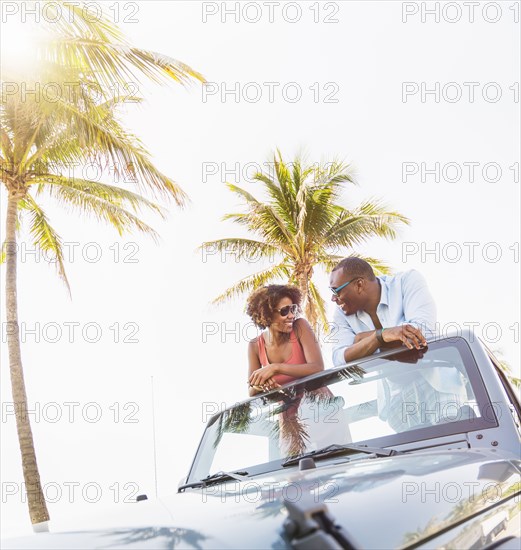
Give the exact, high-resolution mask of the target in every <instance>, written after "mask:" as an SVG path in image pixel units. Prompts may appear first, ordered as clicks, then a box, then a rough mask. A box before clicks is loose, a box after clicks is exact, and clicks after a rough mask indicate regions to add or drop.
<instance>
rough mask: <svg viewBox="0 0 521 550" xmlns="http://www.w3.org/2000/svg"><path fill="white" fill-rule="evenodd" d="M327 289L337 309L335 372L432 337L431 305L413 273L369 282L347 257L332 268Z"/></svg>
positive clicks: (363, 266) (365, 269)
mask: <svg viewBox="0 0 521 550" xmlns="http://www.w3.org/2000/svg"><path fill="white" fill-rule="evenodd" d="M330 285H331V286H330V289H331V292H332V293H333V296H332V298H331V299H332V300H333V301H334V302H336V304H337V305H338V306H339V307H338V308H337V310H336V311H335V317H334V322H333V325H334V326H335V327H336V328H337V329H338V330H337V333H336V334H335V339H336V340H337V344H336V345H335V346H334V347H333V363H334V365H335V366H337V367H338V366H340V365H343V364H344V363H347V362H349V361H353V360H355V359H359V358H360V357H366V356H367V355H371V354H373V353H374V352H375V351H377V350H378V349H385V348H387V347H394V346H396V345H398V344H399V343H400V342H402V343H403V344H405V345H406V346H407V347H408V348H409V349H420V348H422V347H424V346H425V345H426V341H425V335H427V336H430V335H431V334H433V333H434V326H435V323H436V306H435V304H434V301H433V299H432V297H431V295H430V293H429V290H428V288H427V285H426V283H425V280H424V278H423V277H422V276H421V275H420V274H419V273H418V272H417V271H414V270H410V271H405V272H403V273H398V274H396V275H394V276H389V275H384V276H379V277H375V274H374V272H373V269H372V268H371V266H370V265H369V264H368V263H367V262H366V261H365V260H362V259H361V258H357V257H349V258H345V259H344V260H342V261H341V262H340V263H339V264H338V265H337V266H336V267H335V269H334V270H333V272H332V273H331V277H330Z"/></svg>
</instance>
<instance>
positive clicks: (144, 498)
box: [136, 495, 148, 502]
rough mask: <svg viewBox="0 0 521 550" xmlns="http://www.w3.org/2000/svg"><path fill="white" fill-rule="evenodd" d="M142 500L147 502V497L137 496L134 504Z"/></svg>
mask: <svg viewBox="0 0 521 550" xmlns="http://www.w3.org/2000/svg"><path fill="white" fill-rule="evenodd" d="M142 500H148V497H147V495H138V496H137V497H136V502H141V501H142Z"/></svg>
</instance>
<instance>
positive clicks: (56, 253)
mask: <svg viewBox="0 0 521 550" xmlns="http://www.w3.org/2000/svg"><path fill="white" fill-rule="evenodd" d="M24 208H25V209H26V210H28V212H29V214H30V216H31V220H30V226H29V230H30V233H31V235H32V236H33V239H34V240H33V243H34V245H35V246H37V247H38V248H40V249H41V250H43V251H44V252H46V253H47V254H50V255H51V258H54V259H55V261H56V268H57V271H58V275H59V277H60V279H61V280H62V281H63V282H64V283H65V285H66V287H67V290H68V291H69V294H70V292H71V287H70V285H69V281H68V280H67V275H66V274H65V265H64V263H63V250H62V242H61V238H60V237H59V235H58V233H56V231H55V230H54V228H53V227H52V226H51V224H50V223H49V221H48V219H47V216H46V215H45V212H44V211H43V210H42V209H41V208H40V206H39V205H38V204H37V203H36V201H35V200H34V198H33V197H32V196H31V195H30V194H29V193H28V194H27V195H26V196H25V199H24Z"/></svg>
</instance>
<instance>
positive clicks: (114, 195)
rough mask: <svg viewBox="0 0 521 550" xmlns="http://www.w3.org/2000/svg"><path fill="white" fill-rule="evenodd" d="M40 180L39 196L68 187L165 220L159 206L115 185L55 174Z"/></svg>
mask: <svg viewBox="0 0 521 550" xmlns="http://www.w3.org/2000/svg"><path fill="white" fill-rule="evenodd" d="M39 179H40V183H38V187H37V194H40V193H42V192H43V191H45V190H46V191H48V192H49V195H50V196H53V195H54V194H56V192H57V189H58V188H60V187H66V188H68V189H75V190H77V191H80V192H81V193H85V194H87V195H91V196H93V197H98V198H100V199H103V200H105V201H109V202H110V203H111V204H114V205H117V206H123V205H124V206H129V207H130V208H132V210H133V211H134V212H140V211H141V210H142V209H144V208H146V209H148V210H152V211H153V212H155V213H157V214H159V215H160V216H161V217H162V218H163V219H164V218H165V214H166V213H165V211H164V209H163V208H161V207H160V206H159V205H158V204H156V203H154V202H152V201H149V200H148V199H146V198H145V197H143V196H141V195H138V194H136V193H133V192H132V191H128V190H127V189H123V188H121V187H117V186H115V185H108V184H105V183H100V182H98V181H91V180H85V179H81V178H66V177H64V176H56V175H54V174H42V175H40V176H39Z"/></svg>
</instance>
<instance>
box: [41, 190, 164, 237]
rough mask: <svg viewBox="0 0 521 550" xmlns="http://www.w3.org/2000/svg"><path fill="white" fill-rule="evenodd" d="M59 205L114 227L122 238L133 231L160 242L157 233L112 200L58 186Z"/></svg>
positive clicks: (56, 195)
mask: <svg viewBox="0 0 521 550" xmlns="http://www.w3.org/2000/svg"><path fill="white" fill-rule="evenodd" d="M52 196H53V197H54V198H55V199H56V200H57V201H58V202H59V203H62V204H64V205H66V206H69V207H70V208H71V209H72V210H75V211H76V212H78V213H80V214H86V215H88V216H91V217H94V218H95V219H96V220H97V221H103V222H106V223H109V224H110V225H112V226H113V227H114V228H115V229H116V231H117V232H118V234H119V235H120V236H121V235H123V234H124V233H127V232H129V233H131V232H132V231H133V230H137V231H140V232H142V233H146V234H148V235H150V236H151V237H152V238H153V239H154V241H155V242H157V241H158V234H157V233H156V231H155V230H154V229H153V228H152V227H150V226H149V225H147V224H146V223H145V222H143V221H142V220H141V219H139V218H138V217H137V216H135V215H134V214H132V213H131V212H129V211H127V210H125V209H124V208H122V207H121V206H119V205H118V204H117V201H116V202H115V203H114V202H111V200H110V198H101V197H99V196H96V195H94V194H90V193H88V192H86V191H83V190H81V189H76V188H74V187H67V186H56V192H54V193H53V195H52Z"/></svg>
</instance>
